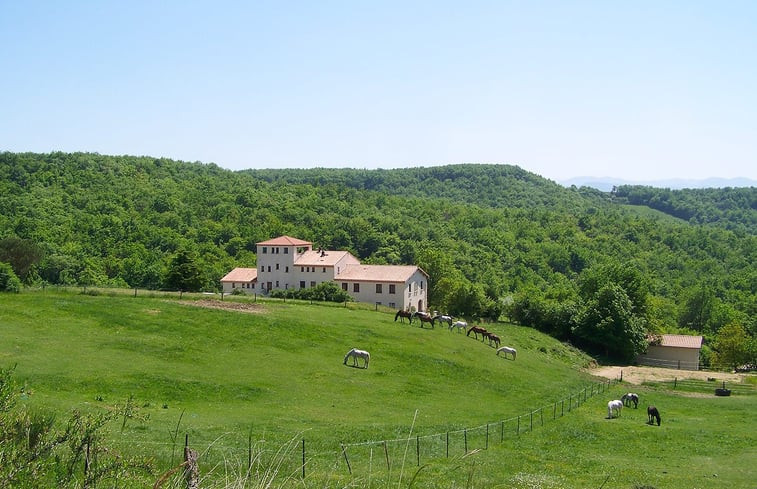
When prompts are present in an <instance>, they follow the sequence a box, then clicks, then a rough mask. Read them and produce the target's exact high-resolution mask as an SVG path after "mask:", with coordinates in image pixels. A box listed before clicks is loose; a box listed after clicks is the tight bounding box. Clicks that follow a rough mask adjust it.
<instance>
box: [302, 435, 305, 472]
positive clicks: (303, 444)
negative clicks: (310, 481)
mask: <svg viewBox="0 0 757 489" xmlns="http://www.w3.org/2000/svg"><path fill="white" fill-rule="evenodd" d="M302 478H303V479H304V478H305V439H304V438H303V439H302Z"/></svg>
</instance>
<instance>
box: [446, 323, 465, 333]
mask: <svg viewBox="0 0 757 489" xmlns="http://www.w3.org/2000/svg"><path fill="white" fill-rule="evenodd" d="M455 328H457V332H458V333H459V332H460V330H463V331H465V330H466V329H467V328H468V323H466V322H465V321H455V322H454V323H450V325H449V330H450V331H452V330H453V329H455Z"/></svg>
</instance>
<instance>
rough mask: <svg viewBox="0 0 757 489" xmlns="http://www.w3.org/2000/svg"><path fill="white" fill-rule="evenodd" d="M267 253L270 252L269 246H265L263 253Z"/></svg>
mask: <svg viewBox="0 0 757 489" xmlns="http://www.w3.org/2000/svg"><path fill="white" fill-rule="evenodd" d="M266 253H268V247H267V246H263V254H264V255H265V254H266Z"/></svg>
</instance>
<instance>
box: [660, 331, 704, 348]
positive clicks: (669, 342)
mask: <svg viewBox="0 0 757 489" xmlns="http://www.w3.org/2000/svg"><path fill="white" fill-rule="evenodd" d="M660 346H672V347H675V348H696V349H699V348H702V337H701V336H690V335H685V334H664V335H662V341H661V342H660Z"/></svg>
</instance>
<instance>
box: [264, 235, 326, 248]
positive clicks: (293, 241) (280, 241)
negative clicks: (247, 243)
mask: <svg viewBox="0 0 757 489" xmlns="http://www.w3.org/2000/svg"><path fill="white" fill-rule="evenodd" d="M256 244H259V245H265V246H313V243H311V242H310V241H303V240H301V239H297V238H293V237H291V236H279V237H278V238H273V239H269V240H268V241H261V242H260V243H256Z"/></svg>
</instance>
